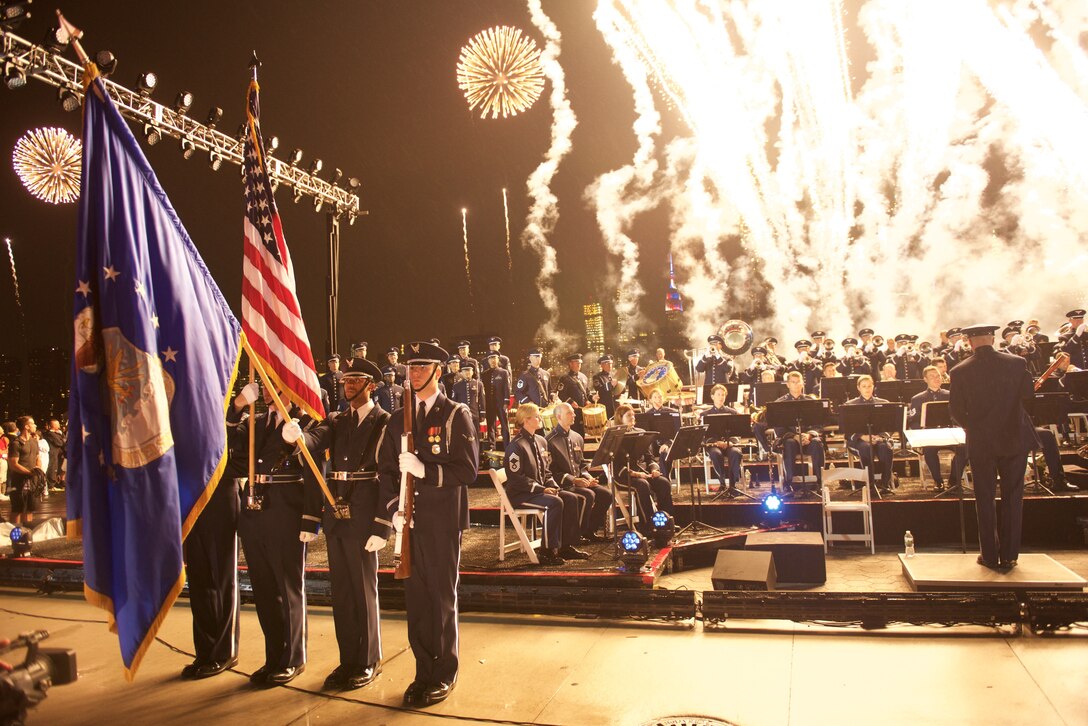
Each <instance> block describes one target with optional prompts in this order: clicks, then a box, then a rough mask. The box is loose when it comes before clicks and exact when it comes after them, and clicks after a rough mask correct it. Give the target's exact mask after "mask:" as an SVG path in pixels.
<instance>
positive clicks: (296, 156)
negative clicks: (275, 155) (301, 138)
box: [287, 149, 302, 165]
mask: <svg viewBox="0 0 1088 726" xmlns="http://www.w3.org/2000/svg"><path fill="white" fill-rule="evenodd" d="M287 159H288V161H290V162H291V164H292V165H298V163H299V162H300V161H302V149H295V150H294V151H292V152H291V155H290V156H289V157H287Z"/></svg>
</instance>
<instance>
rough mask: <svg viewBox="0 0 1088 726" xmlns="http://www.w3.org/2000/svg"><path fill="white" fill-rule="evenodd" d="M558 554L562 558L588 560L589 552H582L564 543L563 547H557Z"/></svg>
mask: <svg viewBox="0 0 1088 726" xmlns="http://www.w3.org/2000/svg"><path fill="white" fill-rule="evenodd" d="M559 556H560V557H562V558H563V559H564V560H588V559H589V553H588V552H583V551H582V550H576V549H574V548H573V547H571V546H570V545H566V546H565V547H561V548H560V549H559Z"/></svg>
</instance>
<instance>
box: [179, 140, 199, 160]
mask: <svg viewBox="0 0 1088 726" xmlns="http://www.w3.org/2000/svg"><path fill="white" fill-rule="evenodd" d="M195 153H196V147H195V146H193V142H192V141H190V140H189V139H185V138H183V139H182V140H181V158H182V159H191V158H193V154H195Z"/></svg>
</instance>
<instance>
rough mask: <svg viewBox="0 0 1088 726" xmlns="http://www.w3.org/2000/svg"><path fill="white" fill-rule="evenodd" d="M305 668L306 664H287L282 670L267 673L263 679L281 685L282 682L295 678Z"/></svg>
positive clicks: (288, 681)
mask: <svg viewBox="0 0 1088 726" xmlns="http://www.w3.org/2000/svg"><path fill="white" fill-rule="evenodd" d="M305 670H306V665H305V664H303V665H299V666H287V667H286V668H284V669H283V670H278V671H273V672H271V673H269V674H268V677H267V678H265V681H266V682H268V683H272V684H275V685H277V686H282V685H283V684H284V683H290V682H291V681H293V680H295V678H297V677H298V676H299V675H300V674H301V673H302V672H303V671H305Z"/></svg>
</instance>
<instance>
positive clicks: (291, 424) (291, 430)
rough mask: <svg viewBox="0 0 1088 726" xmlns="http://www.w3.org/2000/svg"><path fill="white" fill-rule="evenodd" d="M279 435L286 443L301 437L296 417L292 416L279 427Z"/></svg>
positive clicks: (293, 441)
mask: <svg viewBox="0 0 1088 726" xmlns="http://www.w3.org/2000/svg"><path fill="white" fill-rule="evenodd" d="M280 436H282V437H283V440H284V441H285V442H286V443H288V444H293V443H295V442H296V441H298V440H299V439H301V438H302V427H301V426H299V425H298V419H297V418H293V419H291V420H290V421H288V422H287V423H285V424H284V425H283V428H282V429H280Z"/></svg>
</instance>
